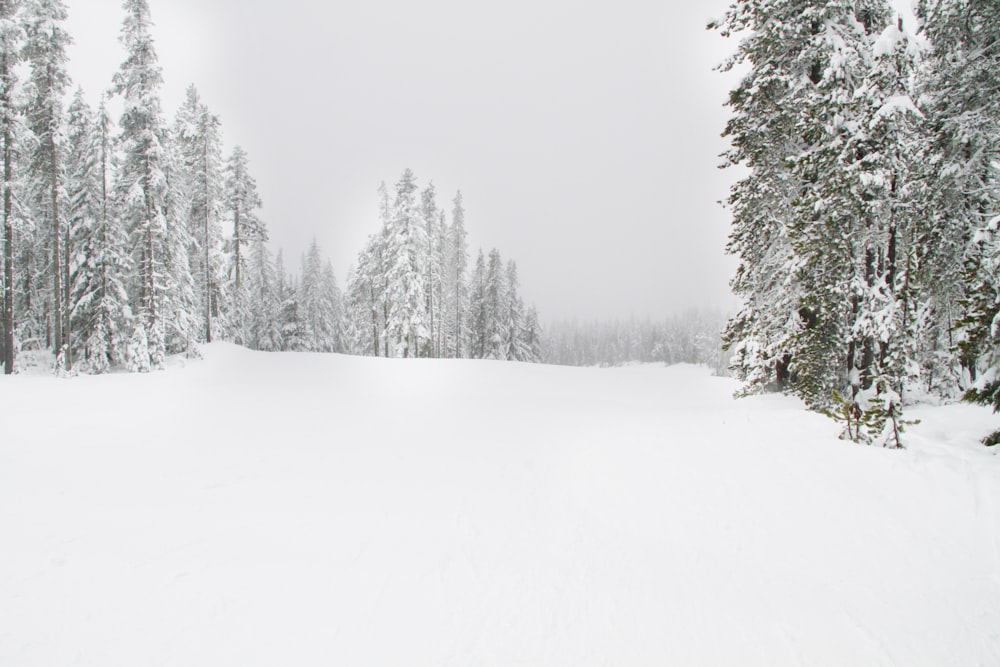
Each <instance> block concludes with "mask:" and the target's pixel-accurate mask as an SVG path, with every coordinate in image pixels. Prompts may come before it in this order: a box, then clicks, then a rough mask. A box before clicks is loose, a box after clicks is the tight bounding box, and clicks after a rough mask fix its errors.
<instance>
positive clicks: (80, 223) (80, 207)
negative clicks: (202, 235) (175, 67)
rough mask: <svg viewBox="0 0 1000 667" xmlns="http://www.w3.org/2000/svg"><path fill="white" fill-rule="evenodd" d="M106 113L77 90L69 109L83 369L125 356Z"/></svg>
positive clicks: (122, 270) (122, 240) (74, 292)
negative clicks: (111, 197) (110, 191)
mask: <svg viewBox="0 0 1000 667" xmlns="http://www.w3.org/2000/svg"><path fill="white" fill-rule="evenodd" d="M111 166H112V152H111V119H110V118H109V117H108V114H107V110H106V108H105V105H104V102H103V100H102V102H101V105H100V107H99V109H98V111H97V113H96V115H95V114H94V113H93V112H92V111H91V109H90V107H89V106H88V105H87V103H86V101H85V100H84V97H83V91H82V90H79V91H77V93H76V95H75V96H74V98H73V103H72V104H71V105H70V107H69V110H68V133H67V159H66V171H67V184H68V185H67V189H68V193H69V227H70V229H71V230H72V237H71V241H72V242H71V244H70V247H72V248H73V250H74V256H73V258H72V262H71V264H72V268H71V283H70V284H71V290H70V293H71V297H70V306H71V311H70V316H71V320H72V330H73V331H74V332H76V334H77V339H76V342H75V348H76V349H77V351H76V352H74V356H77V357H82V366H83V369H84V370H85V371H86V372H90V373H105V372H107V371H108V370H110V368H111V367H112V366H113V365H115V364H118V363H122V362H123V361H124V358H125V357H124V354H125V349H126V344H127V339H128V335H129V333H128V330H129V329H128V328H129V321H130V319H131V310H130V308H129V303H128V292H127V290H126V286H125V283H126V280H127V276H128V275H129V272H130V268H131V267H130V258H129V256H128V254H127V253H126V251H125V249H126V248H127V247H128V243H127V237H126V234H125V230H124V229H123V228H122V227H121V224H120V219H119V218H118V216H117V215H115V212H114V211H113V208H112V203H111V201H110V194H109V182H110V173H111Z"/></svg>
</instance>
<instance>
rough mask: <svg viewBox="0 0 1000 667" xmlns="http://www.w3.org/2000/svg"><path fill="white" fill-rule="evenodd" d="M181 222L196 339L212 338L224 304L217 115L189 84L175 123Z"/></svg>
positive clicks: (222, 191)
mask: <svg viewBox="0 0 1000 667" xmlns="http://www.w3.org/2000/svg"><path fill="white" fill-rule="evenodd" d="M174 137H175V143H176V145H177V153H178V162H179V166H180V168H181V180H180V184H179V186H180V188H181V190H182V194H181V197H182V206H183V215H184V218H185V224H186V225H187V228H188V233H189V234H190V235H191V238H192V246H191V249H190V259H191V272H192V275H193V277H194V280H195V288H196V292H197V295H198V302H199V304H200V305H199V309H200V311H201V313H202V316H203V319H204V327H203V329H204V330H203V331H202V332H201V333H200V336H199V339H200V340H204V341H206V342H209V343H210V342H212V333H213V332H212V323H213V320H216V319H218V318H219V317H220V315H221V314H222V312H223V311H224V310H225V307H226V306H225V295H224V293H223V289H224V284H225V281H224V280H223V275H224V272H225V257H224V254H223V243H222V226H221V220H222V216H223V207H224V201H223V199H224V187H223V186H224V177H225V174H224V166H223V161H222V133H221V123H220V121H219V118H218V117H217V116H215V115H214V114H212V113H211V112H210V111H209V109H208V107H207V106H206V105H205V104H203V103H202V102H201V98H200V97H199V96H198V91H197V89H196V88H195V87H194V86H193V85H192V86H190V87H188V90H187V97H186V99H185V101H184V104H183V105H182V106H181V108H180V109H179V110H178V112H177V120H176V121H175V123H174Z"/></svg>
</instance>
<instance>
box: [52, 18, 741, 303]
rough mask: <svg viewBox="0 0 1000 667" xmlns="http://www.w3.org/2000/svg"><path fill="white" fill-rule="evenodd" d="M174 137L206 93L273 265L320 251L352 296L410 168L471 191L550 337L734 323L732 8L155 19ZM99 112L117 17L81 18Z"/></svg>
mask: <svg viewBox="0 0 1000 667" xmlns="http://www.w3.org/2000/svg"><path fill="white" fill-rule="evenodd" d="M149 2H150V6H151V9H152V13H153V20H154V22H155V23H156V27H155V31H154V34H155V38H156V44H157V50H158V53H159V55H160V60H161V64H162V66H163V70H164V79H165V86H164V89H163V102H164V112H165V115H166V117H167V119H168V120H169V121H172V120H173V116H174V113H175V111H176V109H177V107H178V106H179V104H180V103H181V101H182V100H183V95H184V89H185V88H186V87H187V86H188V84H190V83H194V84H195V85H196V86H197V87H198V89H199V92H200V93H201V95H202V97H203V99H204V100H205V101H206V103H207V104H208V105H209V107H210V108H211V109H212V110H213V111H214V112H215V113H217V114H218V115H219V116H220V117H221V118H222V122H223V129H224V132H225V140H226V144H227V151H228V148H229V147H231V146H232V145H234V144H241V145H242V146H243V147H244V148H246V149H247V151H248V152H249V154H250V158H251V167H252V171H253V174H254V176H255V177H256V179H257V183H258V186H259V189H260V192H261V196H262V198H263V200H264V210H263V216H264V218H265V220H266V221H267V223H268V225H269V226H270V229H271V237H272V241H273V243H272V245H273V246H274V247H275V248H278V247H283V248H284V249H285V253H286V257H289V258H291V259H292V260H293V261H292V262H291V263H290V264H289V268H292V267H294V268H296V269H297V268H298V266H297V258H298V257H299V255H300V254H301V253H302V251H303V250H304V249H305V247H306V245H307V244H308V242H309V240H310V239H311V238H312V237H313V236H314V235H315V237H316V238H317V240H318V241H319V243H320V245H321V247H322V249H323V251H324V253H325V254H326V255H327V256H329V257H330V258H331V259H332V261H333V262H334V266H335V268H336V270H337V273H338V276H339V277H340V279H341V281H343V280H344V279H345V278H346V274H347V269H348V267H349V265H350V264H351V263H352V262H353V261H354V260H355V257H356V255H357V252H358V250H360V248H361V246H362V244H363V243H364V240H365V238H366V237H367V235H368V234H370V233H372V232H374V231H375V230H376V229H377V227H378V224H379V223H378V217H377V200H376V190H377V188H378V185H379V183H380V181H382V180H385V181H387V182H388V183H389V184H390V185H391V184H392V183H394V182H395V181H396V180H397V179H398V177H399V175H400V173H402V171H403V170H404V169H405V168H407V167H409V168H411V169H413V170H414V172H415V173H416V174H417V176H418V178H419V180H420V183H421V185H424V184H426V183H427V181H428V180H431V179H433V180H434V182H435V185H436V186H437V188H438V192H439V201H441V203H444V202H445V201H448V202H449V210H450V199H451V198H452V196H453V195H454V192H455V190H457V189H461V190H462V192H463V195H464V198H465V204H466V211H467V214H466V224H467V227H468V229H469V241H470V246H472V249H473V252H474V249H475V248H476V247H478V246H483V247H485V248H486V249H487V250H488V249H489V248H490V247H497V248H498V249H499V250H500V251H501V253H502V254H503V256H504V258H513V259H515V260H516V261H517V263H518V268H519V270H520V275H521V281H522V284H523V288H522V291H523V294H524V297H525V299H526V300H527V301H529V302H533V303H535V304H536V305H537V306H538V308H539V310H540V311H541V315H542V318H543V320H545V321H551V320H553V319H556V318H569V317H579V318H581V319H587V318H603V317H627V316H629V315H631V314H635V315H637V316H645V315H651V316H654V317H660V316H662V315H665V314H668V313H672V312H675V311H677V310H679V309H682V308H686V307H689V306H693V305H698V304H701V303H706V304H709V305H714V306H719V307H729V306H731V305H732V303H733V302H732V300H731V297H729V296H728V288H727V283H728V280H729V277H730V276H731V274H732V272H733V270H734V268H735V262H734V260H733V259H732V258H729V257H727V256H726V255H725V253H724V245H725V239H726V233H727V224H728V222H727V215H726V212H725V211H724V210H723V209H722V208H721V207H720V206H719V205H718V204H717V203H716V202H717V201H718V200H720V199H723V198H724V197H725V196H726V192H727V188H728V184H729V182H730V181H731V180H732V179H733V177H734V176H735V174H733V173H731V172H727V171H720V170H718V169H717V168H716V167H717V165H718V163H719V158H718V154H719V153H720V152H721V151H722V150H723V148H724V147H725V145H724V143H723V141H722V139H720V137H719V133H720V131H721V129H722V127H723V125H724V123H725V119H726V115H727V112H726V109H725V108H724V107H723V106H722V104H723V102H724V101H725V99H726V93H727V90H728V89H729V87H731V85H732V84H733V83H734V81H733V78H732V77H731V76H730V77H727V76H725V75H722V74H719V73H716V72H713V71H712V67H713V66H714V65H715V64H717V63H718V62H719V61H721V60H722V59H723V58H724V57H725V55H726V54H727V53H728V52H729V51H731V50H732V49H733V48H734V46H735V45H734V44H732V43H727V42H726V40H724V39H722V38H721V37H719V36H718V34H716V33H715V32H709V31H706V30H705V28H704V26H705V23H706V20H707V19H708V18H709V17H712V16H717V15H720V14H721V13H722V12H723V11H724V9H725V7H726V6H727V2H726V1H725V0H706V1H704V2H696V3H695V2H693V3H688V2H676V1H675V2H664V1H663V0H622V1H621V2H615V3H587V2H584V3H580V2H578V1H570V0H542V1H538V0H530V1H529V0H507V1H506V2H502V3H488V4H487V3H477V2H469V0H424V1H423V2H420V3H414V2H408V1H405V0H366V1H365V2H355V1H351V2H339V1H333V2H316V1H315V0H284V1H283V2H280V3H274V2H263V1H262V0H149ZM67 4H68V6H69V10H70V14H71V16H70V21H69V30H70V32H71V33H72V35H73V37H74V39H75V44H74V46H73V47H72V48H71V50H70V60H71V63H70V71H71V74H72V75H73V78H74V81H75V83H77V84H79V85H82V86H83V88H84V90H85V91H86V92H87V93H88V98H89V99H90V100H91V101H92V102H95V101H96V99H97V95H98V93H99V91H100V90H102V89H104V88H106V87H107V86H108V85H109V83H110V80H111V76H112V75H113V73H114V72H115V71H116V69H117V67H118V65H119V63H120V62H121V61H122V60H123V52H122V48H121V46H120V44H119V42H118V39H117V37H118V32H119V28H120V25H121V19H122V16H123V11H122V9H121V3H120V1H119V0H67Z"/></svg>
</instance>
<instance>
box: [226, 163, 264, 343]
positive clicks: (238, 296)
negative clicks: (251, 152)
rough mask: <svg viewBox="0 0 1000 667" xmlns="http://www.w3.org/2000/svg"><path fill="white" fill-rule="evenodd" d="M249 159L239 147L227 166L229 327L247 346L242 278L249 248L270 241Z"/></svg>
mask: <svg viewBox="0 0 1000 667" xmlns="http://www.w3.org/2000/svg"><path fill="white" fill-rule="evenodd" d="M249 163H250V159H249V157H248V156H247V153H246V151H244V150H243V149H242V148H241V147H240V146H236V147H235V148H234V149H233V152H232V154H231V155H230V157H229V160H228V162H227V163H226V186H225V187H226V194H225V198H226V199H225V203H226V211H227V214H228V215H229V217H230V222H231V223H232V230H233V235H232V238H231V239H230V240H229V249H230V257H231V259H230V261H231V265H230V269H229V278H230V281H231V282H230V286H229V291H230V295H231V301H232V305H231V313H230V320H231V321H230V325H229V328H230V330H231V332H232V333H231V335H232V338H233V341H234V342H236V343H240V344H244V343H245V341H246V340H247V339H248V338H249V334H248V332H247V322H248V321H249V317H250V315H249V313H248V311H247V308H248V304H249V301H248V299H247V296H246V294H245V293H244V289H243V274H244V273H245V271H246V252H245V249H246V247H247V245H248V244H252V243H254V242H255V241H258V240H267V228H266V227H265V225H264V222H263V221H262V220H261V219H260V218H259V217H258V215H257V211H258V209H260V207H261V206H262V205H263V204H262V203H261V200H260V195H258V194H257V182H256V181H255V180H254V178H253V176H251V175H250V169H249V167H250V164H249Z"/></svg>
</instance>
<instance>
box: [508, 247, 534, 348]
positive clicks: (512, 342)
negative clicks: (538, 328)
mask: <svg viewBox="0 0 1000 667" xmlns="http://www.w3.org/2000/svg"><path fill="white" fill-rule="evenodd" d="M519 288H520V283H519V281H518V278H517V264H515V263H514V262H513V261H509V262H507V271H506V285H505V289H504V309H503V320H502V324H503V326H502V327H501V329H502V331H503V335H504V340H503V350H502V352H503V354H502V356H503V358H504V359H510V360H512V361H529V356H530V355H529V352H528V348H527V345H526V340H525V321H524V317H525V315H524V302H523V301H522V300H521V297H520V295H518V293H517V291H518V289H519Z"/></svg>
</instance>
